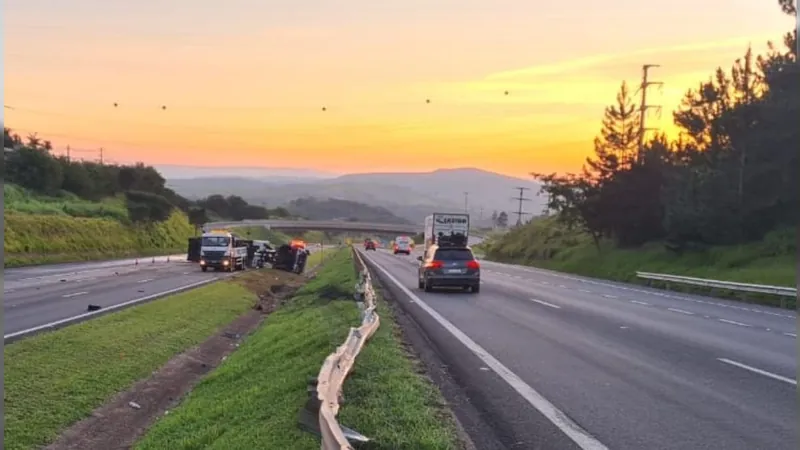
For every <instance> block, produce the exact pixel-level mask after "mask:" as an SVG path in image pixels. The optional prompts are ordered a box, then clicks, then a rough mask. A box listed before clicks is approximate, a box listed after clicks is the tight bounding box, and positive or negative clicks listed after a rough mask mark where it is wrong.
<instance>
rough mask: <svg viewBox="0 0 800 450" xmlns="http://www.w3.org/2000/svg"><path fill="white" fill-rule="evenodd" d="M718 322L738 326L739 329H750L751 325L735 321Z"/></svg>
mask: <svg viewBox="0 0 800 450" xmlns="http://www.w3.org/2000/svg"><path fill="white" fill-rule="evenodd" d="M719 321H720V322H725V323H729V324H731V325H737V326H740V327H750V326H752V325H748V324H746V323H742V322H737V321H735V320H728V319H719Z"/></svg>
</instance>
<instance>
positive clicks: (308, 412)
mask: <svg viewBox="0 0 800 450" xmlns="http://www.w3.org/2000/svg"><path fill="white" fill-rule="evenodd" d="M306 392H307V393H308V400H306V403H305V405H304V406H303V408H302V409H301V410H300V413H299V414H298V416H297V424H298V425H299V426H300V428H302V429H304V430H305V431H308V432H309V433H314V434H316V435H317V436H321V435H322V432H321V431H320V429H319V407H320V405H321V402H320V401H319V396H317V379H316V378H311V379H310V380H309V381H308V387H307V388H306Z"/></svg>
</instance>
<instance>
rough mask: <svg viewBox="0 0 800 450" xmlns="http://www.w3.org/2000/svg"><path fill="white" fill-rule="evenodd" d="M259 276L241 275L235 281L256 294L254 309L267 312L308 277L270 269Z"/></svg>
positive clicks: (284, 299) (286, 297) (288, 295)
mask: <svg viewBox="0 0 800 450" xmlns="http://www.w3.org/2000/svg"><path fill="white" fill-rule="evenodd" d="M259 275H260V276H243V277H239V278H237V279H236V282H238V283H240V284H241V285H242V286H244V287H246V288H247V289H249V290H250V291H252V292H255V293H256V295H258V302H256V304H255V306H254V309H255V310H257V311H261V313H263V314H269V313H271V312H272V311H275V310H276V309H277V308H278V307H279V306H281V305H282V304H283V303H284V302H285V301H286V300H287V299H289V298H291V297H292V295H294V293H295V292H296V291H297V290H298V289H299V288H300V287H301V286H303V285H304V284H305V283H306V282H307V281H308V278H306V277H304V276H302V275H297V274H294V273H291V272H282V271H278V270H274V271H273V270H270V271H267V272H264V273H263V274H259Z"/></svg>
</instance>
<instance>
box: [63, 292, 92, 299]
mask: <svg viewBox="0 0 800 450" xmlns="http://www.w3.org/2000/svg"><path fill="white" fill-rule="evenodd" d="M88 293H89V292H87V291H83V292H73V293H72V294H64V295H62V296H61V297H63V298H72V297H77V296H79V295H86V294H88Z"/></svg>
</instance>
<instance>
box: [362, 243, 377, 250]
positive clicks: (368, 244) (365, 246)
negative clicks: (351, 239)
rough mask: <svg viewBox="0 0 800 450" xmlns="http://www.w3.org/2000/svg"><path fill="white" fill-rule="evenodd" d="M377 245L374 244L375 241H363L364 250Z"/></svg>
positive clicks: (374, 248) (374, 247)
mask: <svg viewBox="0 0 800 450" xmlns="http://www.w3.org/2000/svg"><path fill="white" fill-rule="evenodd" d="M376 249H377V246H376V245H375V241H366V242H364V250H376Z"/></svg>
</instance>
